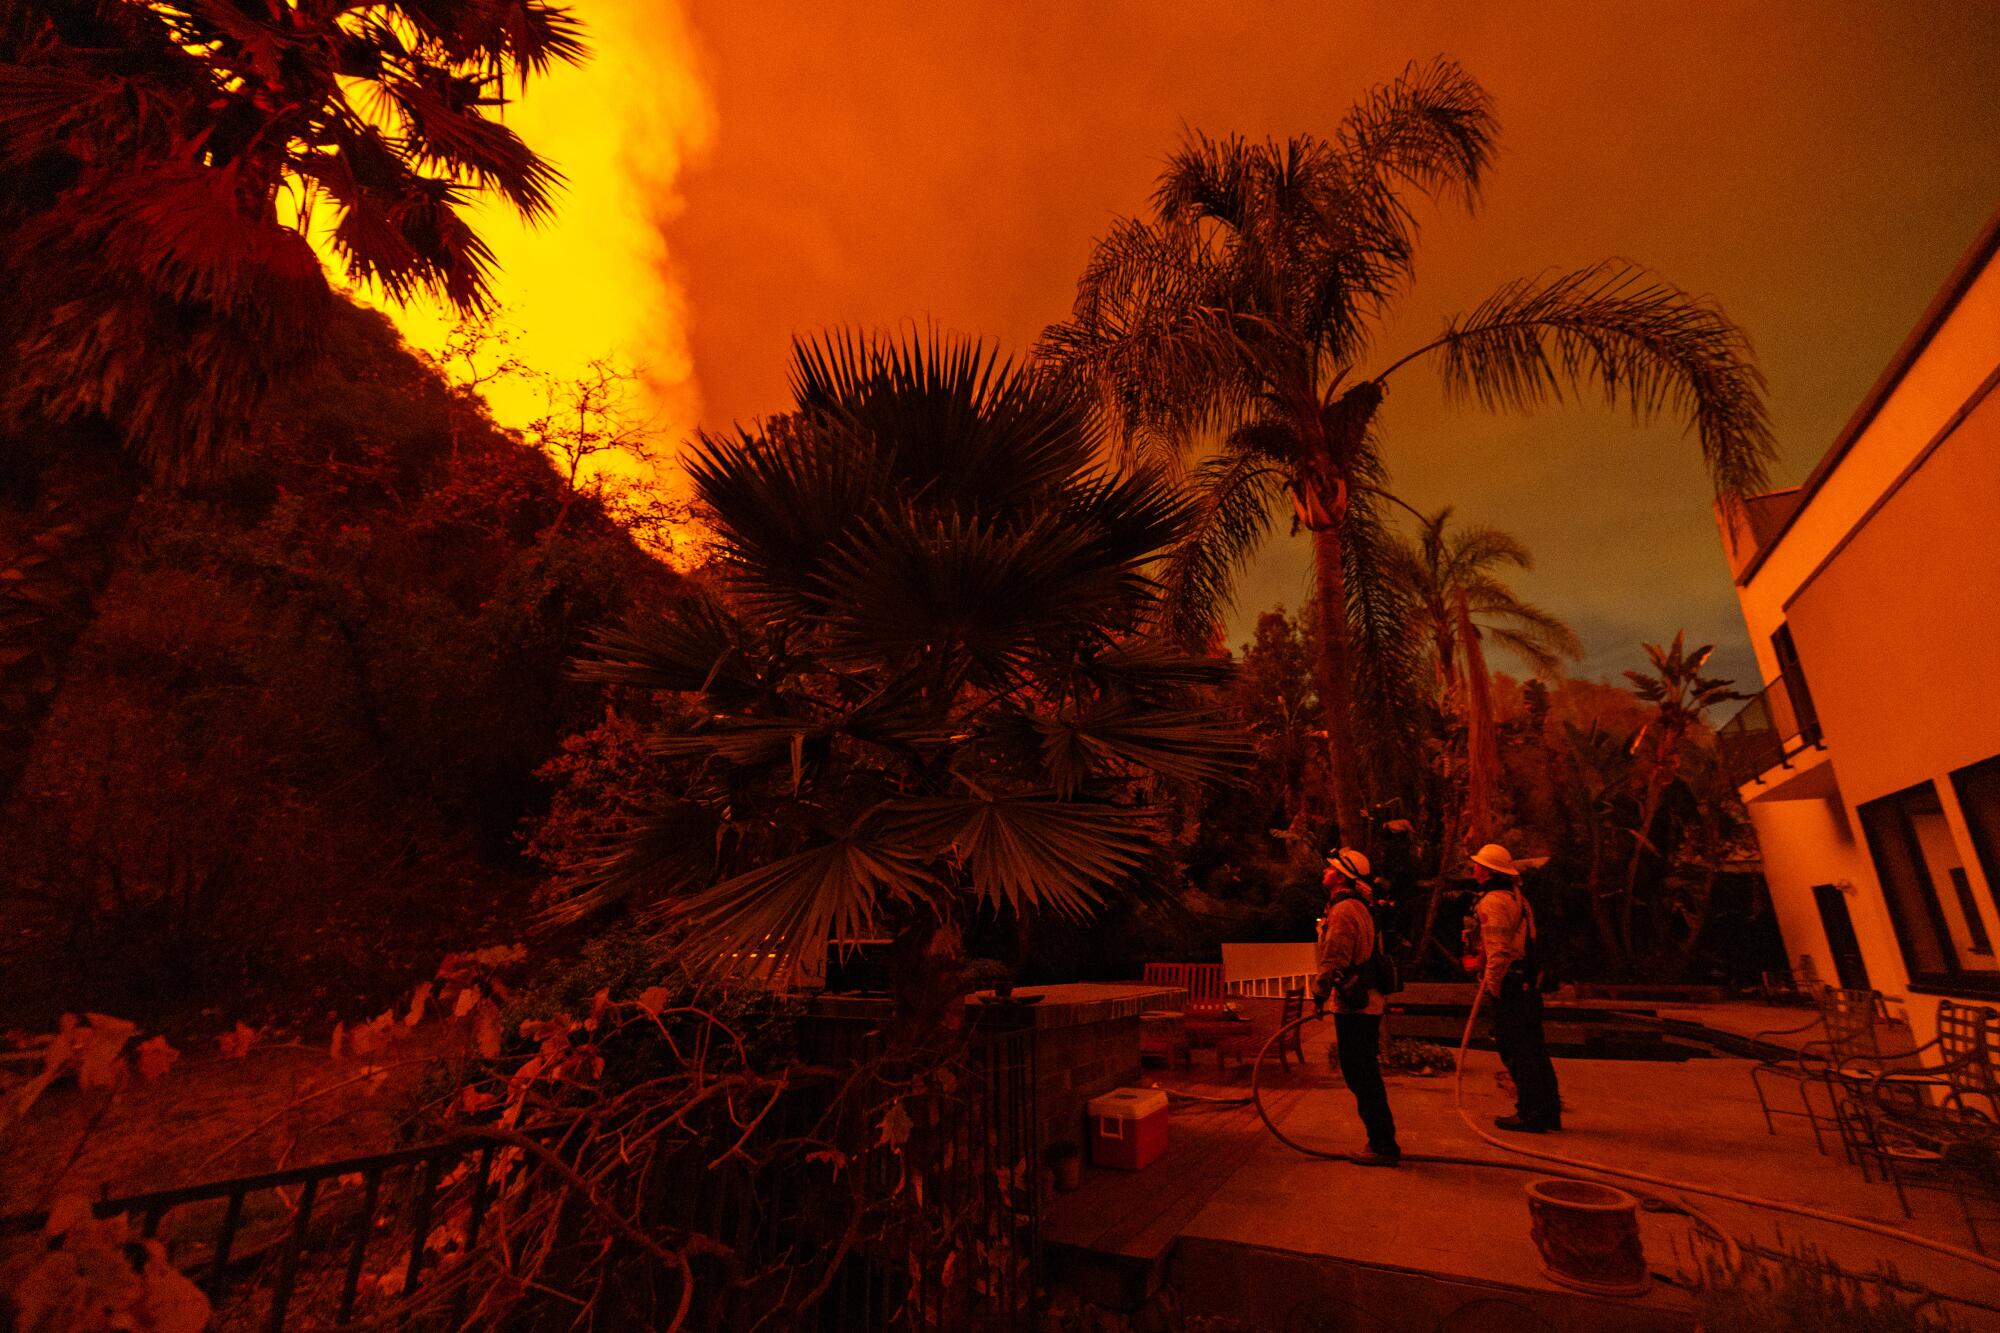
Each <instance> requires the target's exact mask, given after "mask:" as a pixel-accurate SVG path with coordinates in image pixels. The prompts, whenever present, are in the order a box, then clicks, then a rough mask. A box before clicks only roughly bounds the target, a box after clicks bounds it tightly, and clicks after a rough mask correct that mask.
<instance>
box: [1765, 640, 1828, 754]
mask: <svg viewBox="0 0 2000 1333" xmlns="http://www.w3.org/2000/svg"><path fill="white" fill-rule="evenodd" d="M1771 655H1772V656H1773V657H1774V658H1776V659H1777V662H1778V679H1779V680H1781V681H1783V682H1784V685H1785V698H1786V702H1788V703H1789V704H1790V705H1791V708H1792V721H1793V722H1795V723H1797V724H1798V728H1799V744H1800V746H1802V747H1803V746H1811V745H1819V744H1822V743H1823V742H1824V741H1825V739H1826V733H1825V732H1823V731H1821V730H1820V725H1819V710H1818V709H1816V708H1814V707H1813V700H1812V689H1811V687H1809V686H1808V685H1807V684H1806V669H1805V665H1804V664H1803V663H1801V662H1800V661H1799V648H1798V645H1797V644H1796V643H1794V642H1793V641H1792V627H1791V625H1790V624H1788V623H1786V622H1784V621H1779V622H1778V628H1777V629H1775V630H1773V631H1772V632H1771Z"/></svg>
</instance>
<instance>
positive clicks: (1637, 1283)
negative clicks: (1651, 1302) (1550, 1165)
mask: <svg viewBox="0 0 2000 1333" xmlns="http://www.w3.org/2000/svg"><path fill="white" fill-rule="evenodd" d="M1528 1234H1529V1235H1530V1236H1532V1237H1534V1241H1535V1249H1536V1250H1537V1251H1539V1252H1540V1254H1541V1261H1542V1275H1543V1276H1544V1277H1546V1278H1548V1279H1549V1281H1551V1282H1557V1283H1560V1284H1562V1285H1563V1286H1565V1287H1574V1288H1576V1289H1577V1290H1578V1291H1588V1292H1591V1293H1593V1294H1595V1295H1598V1296H1640V1295H1643V1294H1645V1291H1646V1288H1647V1286H1648V1284H1649V1283H1650V1281H1651V1278H1650V1275H1649V1274H1648V1273H1647V1271H1646V1255H1645V1252H1644V1250H1642V1249H1641V1248H1640V1244H1639V1201H1638V1200H1637V1199H1635V1198H1633V1197H1632V1196H1631V1195H1629V1194H1627V1193H1626V1192H1625V1191H1624V1190H1620V1189H1613V1188H1612V1187H1611V1186H1609V1185H1596V1184H1592V1183H1591V1182H1589V1181H1584V1180H1537V1181H1533V1182H1531V1183H1530V1184H1529V1185H1528Z"/></svg>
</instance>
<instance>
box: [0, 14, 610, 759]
mask: <svg viewBox="0 0 2000 1333" xmlns="http://www.w3.org/2000/svg"><path fill="white" fill-rule="evenodd" d="M581 55H582V46H581V43H580V40H579V37H578V29H577V27H576V25H575V24H574V22H573V21H572V20H571V19H570V18H569V17H568V15H567V13H566V12H565V11H564V10H563V9H561V8H559V7H557V6H555V5H552V4H549V3H545V0H386V2H385V0H288V2H287V3H285V4H270V3H265V0H65V3H62V4H40V3H34V2H33V0H0V253H4V254H5V256H6V262H5V264H4V265H0V345H4V346H5V348H6V350H7V352H8V353H9V369H8V374H7V376H6V378H5V382H4V383H0V489H4V490H5V491H6V492H7V493H8V496H9V498H11V499H12V500H13V501H14V506H13V512H9V513H4V514H0V574H4V575H5V581H4V585H0V586H4V589H5V591H4V592H0V698H4V699H5V700H7V706H6V707H5V709H4V711H3V712H0V796H4V794H5V793H6V791H8V790H9V789H11V787H12V785H13V781H14V778H15V776H16V775H17V774H18V772H19V764H20V763H21V761H22V759H23V758H24V757H25V754H26V751H27V748H28V746H29V745H30V744H31V743H32V739H33V736H34V734H35V729H36V726H37V725H38V722H39V718H40V715H41V713H42V710H43V706H44V705H45V703H46V700H47V698H48V696H49V694H50V692H51V691H52V690H53V689H54V687H55V684H56V683H57V682H58V681H59V680H60V679H61V675H62V671H63V669H64V663H65V662H66V660H67V657H68V653H69V648H70V646H71V645H72V644H73V643H74V641H75V637H76V634H77V633H78V632H79V631H80V629H81V628H82V626H83V625H84V624H86V623H87V622H88V619H89V614H90V610H89V609H90V606H91V603H92V601H93V599H94V594H95V592H96V590H97V589H98V588H99V587H101V586H102V581H103V579H104V578H105V577H107V576H108V572H109V569H110V567H111V556H110V552H111V548H112V545H113V544H114V543H115V541H116V539H117V535H118V533H119V531H120V530H121V528H122V526H123V520H124V516H125V515H126V514H127V513H128V512H129V511H130V507H131V502H132V500H133V499H134V497H135V496H136V495H137V492H138V489H139V487H140V485H141V484H142V483H143V482H145V481H147V480H150V481H152V482H154V483H156V484H166V485H177V484H182V483H187V482H192V481H198V480H202V479H206V478H209V477H213V476H214V475H215V474H216V473H217V472H218V471H219V470H220V469H221V468H222V467H223V466H224V465H225V463H226V462H227V460H228V459H229V458H230V456H231V455H232V454H233V453H234V452H236V451H237V450H238V449H240V448H241V447H242V446H243V445H244V444H245V443H246V442H247V441H248V440H249V439H250V438H251V437H252V433H253V432H252V422H253V420H254V417H255V413H256V410H257V407H258V405H259V403H260V402H261V401H262V400H263V398H264V396H265V394H266V393H267V392H268V391H269V389H270V388H271V387H272V385H273V384H274V383H275V382H276V381H277V380H278V379H279V378H280V377H281V376H285V375H288V374H293V373H296V372H298V371H300V370H302V369H305V368H308V367H309V366H310V365H311V364H312V363H313V361H314V359H315V354H316V353H317V351H318V350H319V343H320V333H321V330H322V329H323V328H324V327H325V326H326V324H327V322H328V320H327V315H328V311H329V305H328V303H329V302H330V301H332V300H333V299H334V297H333V294H332V291H331V289H330V288H329V286H328V283H327V280H326V277H325V274H324V273H323V271H322V269H321V265H320V262H319V260H318V258H317V257H316V256H315V254H314V252H313V249H312V247H311V245H310V244H309V243H308V241H307V239H306V236H307V234H308V233H309V232H314V231H316V230H318V229H321V228H324V230H325V234H326V236H327V237H328V240H329V242H330V245H331V248H332V250H333V251H334V253H335V254H336V255H337V257H338V260H339V263H340V264H341V266H342V267H343V268H344V269H345V270H346V272H347V274H348V276H349V277H350V278H353V279H355V280H356V281H359V282H369V281H372V282H374V283H376V284H379V286H380V287H381V288H382V290H384V291H385V292H386V293H387V294H388V295H389V296H390V297H391V298H393V299H396V300H402V299H405V298H407V297H409V296H412V295H414V294H416V293H419V292H430V293H434V294H436V295H438V296H439V297H440V298H442V299H443V300H444V301H446V302H447V303H449V304H451V305H453V306H456V307H458V308H459V309H461V310H474V309H477V308H479V307H481V306H483V305H484V304H485V303H486V300H487V281H488V272H489V269H490V266H491V259H492V256H491V254H490V252H489V251H488V250H487V248H486V246H485V244H484V243H483V242H482V241H481V240H480V239H479V237H478V236H477V235H476V234H475V233H474V232H473V231H472V229H471V227H470V226H469V225H468V224H467V222H466V220H465V218H464V216H463V209H464V207H465V206H466V205H467V204H468V203H469V202H470V201H471V199H472V197H473V196H474V195H475V194H478V193H480V192H483V191H492V192H495V193H497V194H499V195H501V196H502V197H504V198H506V199H507V200H509V201H510V202H511V203H512V204H513V205H514V206H515V207H516V208H517V209H519V210H520V211H521V213H522V214H523V215H525V216H527V217H529V218H531V219H533V218H539V217H541V216H543V215H545V214H546V212H547V211H548V208H549V205H550V198H551V192H552V191H553V190H554V188H555V186H556V184H557V181H558V177H557V175H556V173H555V171H554V170H553V168H551V167H550V166H549V165H548V164H547V163H545V162H543V161H542V160H541V159H540V158H539V157H537V156H536V155H535V154H534V152H533V151H532V150H530V149H529V148H528V146H527V145H526V144H525V143H523V142H522V140H521V139H520V137H519V136H518V135H516V134H515V133H514V131H513V130H511V129H509V128H508V127H507V126H505V125H504V124H502V123H500V122H499V121H498V120H496V119H494V118H493V116H494V112H495V111H496V109H497V108H498V107H499V106H500V104H501V102H502V100H503V99H502V81H503V80H504V79H505V78H506V77H507V76H508V75H510V74H512V75H515V76H517V77H519V78H522V79H525V78H526V77H528V76H529V75H531V74H536V73H540V72H542V71H544V70H546V69H547V68H548V67H549V66H550V64H551V63H553V62H557V61H572V60H576V59H579V58H580V57H581ZM121 452H122V453H123V454H124V455H125V456H126V457H127V458H128V459H129V460H130V462H129V463H125V464H121V463H120V462H119V461H118V455H119V454H120V453H121Z"/></svg>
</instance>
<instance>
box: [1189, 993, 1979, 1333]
mask: <svg viewBox="0 0 2000 1333" xmlns="http://www.w3.org/2000/svg"><path fill="white" fill-rule="evenodd" d="M1484 998H1485V996H1484V988H1483V987H1482V988H1481V989H1480V991H1479V992H1478V993H1476V994H1475V995H1474V997H1473V1001H1472V1009H1471V1012H1470V1013H1468V1014H1467V1015H1466V1020H1465V1031H1464V1032H1463V1034H1461V1036H1460V1037H1459V1042H1458V1061H1457V1064H1458V1069H1457V1073H1456V1075H1455V1077H1454V1081H1453V1086H1452V1104H1453V1108H1454V1109H1455V1110H1456V1111H1457V1112H1458V1116H1459V1119H1461V1120H1463V1121H1464V1122H1465V1127H1466V1128H1467V1129H1469V1130H1471V1131H1472V1133H1473V1134H1474V1135H1475V1136H1477V1137H1478V1138H1480V1139H1482V1140H1484V1141H1485V1142H1487V1143H1489V1144H1491V1145H1493V1146H1494V1147H1496V1148H1499V1149H1500V1150H1502V1151H1503V1152H1509V1153H1513V1154H1515V1155H1516V1156H1519V1157H1525V1158H1529V1159H1531V1160H1533V1161H1535V1162H1543V1163H1551V1164H1553V1165H1555V1166H1558V1167H1564V1168H1567V1171H1550V1170H1548V1169H1547V1167H1543V1166H1530V1165H1527V1164H1526V1163H1521V1162H1509V1161H1496V1160H1494V1159H1493V1158H1490V1157H1467V1156H1461V1155H1455V1154H1449V1153H1405V1154H1403V1157H1402V1160H1403V1161H1406V1162H1422V1163H1429V1164H1433V1165H1445V1166H1469V1167H1481V1168H1487V1169H1491V1170H1501V1171H1526V1172H1535V1173H1539V1174H1543V1175H1560V1176H1565V1177H1566V1178H1568V1179H1575V1180H1588V1179H1589V1178H1590V1176H1593V1175H1594V1176H1611V1177H1614V1178H1616V1179H1619V1180H1629V1181H1634V1182H1636V1183H1639V1184H1643V1185H1650V1186H1654V1187H1656V1188H1658V1189H1665V1190H1671V1191H1675V1192H1677V1193H1682V1194H1696V1195H1701V1196H1703V1197H1705V1198H1711V1199H1721V1200H1724V1201H1726V1202H1729V1203H1736V1204H1742V1205H1745V1206H1747V1207H1751V1208H1761V1209H1765V1210H1767V1211H1771V1212H1778V1213H1789V1214H1791V1215H1792V1216H1795V1217H1804V1218H1810V1219H1812V1220H1813V1221H1816V1222H1828V1223H1832V1224H1834V1225H1836V1226H1843V1227H1850V1228H1852V1229H1854V1230H1857V1231H1865V1232H1869V1233H1871V1234H1873V1235H1876V1236H1882V1237H1886V1238H1887V1239H1890V1240H1894V1241H1899V1242H1901V1243H1903V1244H1906V1245H1914V1246H1916V1247H1918V1248H1920V1249H1926V1250H1931V1251H1933V1252H1935V1253H1937V1254H1942V1255H1945V1256H1946V1257H1948V1258H1952V1259H1957V1260H1959V1261H1961V1262H1963V1263H1967V1264H1971V1265H1973V1266H1974V1267H1976V1268H1983V1269H1985V1270H1987V1271H1988V1272H1991V1273H2000V1259H1994V1258H1990V1257H1989V1256H1987V1255H1984V1254H1980V1253H1977V1252H1976V1251H1973V1250H1968V1249H1966V1248H1965V1247H1963V1246H1960V1245H1953V1244H1950V1243H1949V1242H1947V1241H1941V1240H1933V1239H1932V1238H1930V1237H1929V1236H1923V1235H1919V1234H1917V1233H1916V1232H1913V1231H1907V1230H1904V1229H1903V1228H1901V1227H1893V1226H1889V1225H1887V1224H1885V1223H1882V1222H1873V1221H1870V1220H1868V1219H1867V1218H1864V1217H1853V1216H1850V1215H1848V1214H1846V1213H1838V1212H1834V1211H1832V1210H1831V1209H1827V1208H1816V1207H1814V1206H1813V1205H1811V1204H1805V1203H1795V1202H1792V1201H1791V1200H1787V1199H1769V1198H1765V1197H1763V1196H1761V1195H1756V1194H1746V1193H1744V1192H1742V1191H1740V1190H1731V1189H1724V1188H1722V1187H1721V1186H1717V1185H1706V1184H1702V1183H1700V1182H1698V1181H1692V1180H1676V1179H1673V1178H1671V1177H1668V1176H1659V1175H1653V1174H1651V1173H1649V1172H1645V1171H1634V1170H1631V1169H1629V1168H1626V1167H1619V1166H1610V1165H1607V1164H1606V1163H1603V1162H1592V1161H1588V1160H1585V1159H1582V1158H1575V1157H1567V1156H1564V1155H1562V1154H1561V1153H1552V1152H1542V1151H1538V1150H1536V1149H1533V1148H1527V1147H1523V1146H1522V1145H1520V1144H1518V1143H1510V1142H1508V1141H1507V1140H1505V1139H1502V1138H1498V1137H1496V1136H1495V1135H1492V1134H1489V1133H1488V1132H1486V1131H1485V1130H1483V1129H1481V1128H1480V1127H1479V1125H1478V1124H1477V1123H1476V1122H1475V1121H1474V1120H1473V1118H1472V1115H1471V1113H1470V1112H1468V1111H1467V1110H1466V1109H1465V1060H1466V1055H1467V1053H1468V1051H1469V1050H1470V1049H1471V1045H1472V1033H1473V1030H1474V1026H1475V1025H1476V1024H1477V1023H1478V1021H1479V1006H1480V1001H1481V1000H1483V999H1484ZM1324 1017H1325V1015H1324V1014H1323V1013H1317V1012H1314V1013H1306V1014H1302V1015H1301V1016H1300V1017H1298V1018H1296V1019H1294V1020H1293V1021H1291V1022H1289V1023H1286V1024H1284V1025H1283V1026H1281V1027H1280V1028H1279V1029H1278V1030H1277V1031H1276V1032H1274V1033H1272V1034H1271V1036H1270V1038H1269V1039H1267V1040H1266V1041H1265V1042H1264V1045H1263V1047H1262V1048H1261V1049H1259V1050H1258V1052H1257V1058H1256V1060H1255V1061H1254V1062H1253V1063H1252V1064H1251V1066H1250V1095H1249V1096H1248V1097H1246V1098H1227V1099H1224V1098H1193V1099H1192V1100H1197V1101H1210V1102H1218V1103H1220V1102H1229V1103H1232V1104H1236V1105H1241V1104H1244V1103H1246V1102H1247V1103H1250V1104H1253V1105H1255V1106H1256V1108H1257V1115H1258V1118H1259V1119H1261V1120H1262V1121H1263V1122H1264V1128H1265V1129H1267V1130H1269V1131H1270V1133H1271V1136H1272V1137H1273V1138H1275V1139H1277V1140H1278V1142H1280V1143H1282V1144H1284V1145H1285V1146H1286V1147H1288V1148H1290V1149H1292V1150H1293V1151H1294V1152H1298V1153H1303V1154H1304V1155H1305V1156H1307V1157H1316V1158H1320V1159H1322V1160H1325V1161H1331V1162H1354V1161H1356V1160H1358V1157H1357V1155H1356V1154H1354V1153H1347V1152H1333V1151H1329V1150H1327V1149H1324V1148H1314V1147H1311V1146H1309V1145H1307V1144H1303V1143H1300V1142H1299V1141H1298V1140H1297V1139H1294V1138H1292V1137H1291V1136H1290V1135H1288V1134H1286V1133H1285V1132H1284V1130H1282V1129H1280V1128H1278V1124H1277V1122H1276V1121H1275V1120H1273V1119H1272V1118H1271V1113H1270V1111H1269V1110H1268V1109H1267V1108H1266V1107H1265V1105H1264V1093H1263V1075H1264V1060H1265V1058H1266V1057H1267V1056H1269V1055H1270V1053H1271V1048H1272V1047H1273V1046H1275V1045H1277V1043H1278V1042H1279V1040H1280V1039H1282V1038H1284V1037H1286V1036H1288V1035H1289V1034H1291V1033H1292V1032H1294V1031H1296V1030H1297V1029H1299V1028H1301V1027H1303V1026H1305V1025H1306V1024H1307V1023H1312V1022H1317V1021H1318V1020H1320V1019H1321V1018H1324ZM1182 1095H1183V1096H1185V1095H1186V1094H1182ZM1577 1172H1585V1173H1589V1174H1588V1175H1577V1174H1574V1173H1577ZM1648 1198H1649V1200H1650V1201H1651V1202H1652V1203H1654V1204H1655V1205H1656V1206H1659V1205H1664V1206H1666V1207H1668V1208H1670V1209H1672V1210H1674V1211H1679V1212H1684V1213H1686V1214H1687V1215H1688V1216H1689V1217H1691V1218H1692V1219H1693V1220H1694V1221H1695V1222H1696V1223H1697V1224H1698V1225H1699V1226H1701V1227H1702V1228H1703V1229H1704V1230H1705V1231H1708V1232H1710V1233H1712V1234H1713V1235H1715V1236H1716V1237H1717V1238H1718V1240H1719V1241H1720V1242H1721V1243H1722V1245H1723V1246H1724V1248H1725V1250H1726V1251H1727V1252H1728V1253H1729V1254H1730V1255H1731V1257H1732V1258H1733V1256H1734V1254H1735V1252H1736V1246H1735V1243H1734V1241H1732V1240H1731V1239H1730V1237H1729V1235H1728V1233H1726V1232H1724V1231H1723V1230H1722V1229H1721V1228H1720V1227H1718V1226H1717V1225H1716V1224H1715V1223H1714V1222H1713V1221H1711V1220H1710V1219H1709V1218H1707V1217H1706V1216H1704V1215H1703V1214H1702V1213H1701V1212H1699V1211H1698V1210H1696V1209H1694V1208H1691V1207H1688V1206H1687V1205H1686V1203H1685V1201H1683V1200H1662V1199H1659V1198H1658V1197H1657V1196H1648ZM1949 1299H1952V1300H1954V1301H1958V1302H1960V1303H1963V1304H1971V1305H1979V1306H1982V1307H1983V1308H1987V1309H1991V1308H1993V1307H1991V1306H1986V1305H1985V1303H1984V1302H1980V1301H1965V1300H1963V1299H1962V1298H1957V1297H1952V1298H1949Z"/></svg>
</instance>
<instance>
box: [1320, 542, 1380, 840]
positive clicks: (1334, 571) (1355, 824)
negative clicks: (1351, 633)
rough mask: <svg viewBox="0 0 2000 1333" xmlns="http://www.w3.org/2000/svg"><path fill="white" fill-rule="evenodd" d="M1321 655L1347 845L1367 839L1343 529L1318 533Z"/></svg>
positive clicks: (1337, 817) (1336, 805)
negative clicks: (1356, 749)
mask: <svg viewBox="0 0 2000 1333" xmlns="http://www.w3.org/2000/svg"><path fill="white" fill-rule="evenodd" d="M1312 536H1313V563H1314V575H1315V578H1314V584H1315V587H1314V590H1313V597H1314V613H1315V614H1314V619H1315V620H1316V621H1317V622H1318V624H1317V633H1318V636H1319V644H1318V647H1319V651H1318V653H1317V654H1316V655H1315V656H1316V659H1317V660H1316V661H1315V662H1314V666H1315V668H1316V669H1317V675H1318V685H1319V698H1320V714H1321V716H1322V717H1323V718H1324V719H1325V721H1326V766H1327V777H1328V785H1329V786H1330V787H1331V788H1332V790H1333V819H1334V823H1335V824H1336V825H1337V826H1338V827H1339V829H1340V837H1341V839H1342V841H1344V842H1351V843H1358V842H1360V841H1361V840H1363V839H1365V837H1366V836H1367V830H1366V829H1364V828H1363V827H1362V819H1361V813H1362V800H1361V774H1360V772H1359V765H1358V763H1357V760H1358V756H1357V755H1356V754H1355V752H1354V679H1353V661H1352V653H1351V652H1350V649H1349V645H1348V640H1347V570H1346V567H1345V565H1344V564H1343V563H1342V560H1341V548H1340V528H1339V525H1338V524H1335V525H1333V526H1329V527H1324V528H1316V529H1314V531H1313V535H1312Z"/></svg>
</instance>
